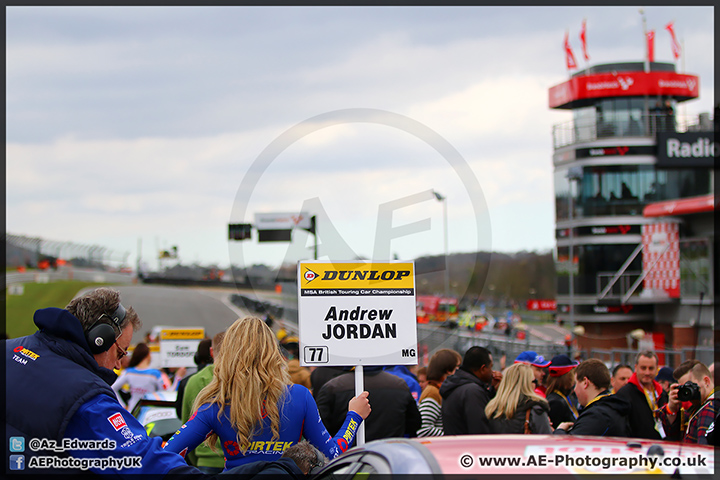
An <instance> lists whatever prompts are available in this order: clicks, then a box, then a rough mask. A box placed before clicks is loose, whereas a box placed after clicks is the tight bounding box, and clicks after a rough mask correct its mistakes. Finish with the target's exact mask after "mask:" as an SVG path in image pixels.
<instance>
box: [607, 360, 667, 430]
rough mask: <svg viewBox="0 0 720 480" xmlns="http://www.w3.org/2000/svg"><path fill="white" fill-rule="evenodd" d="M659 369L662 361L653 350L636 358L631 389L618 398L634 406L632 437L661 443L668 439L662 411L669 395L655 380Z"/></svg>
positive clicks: (631, 426)
mask: <svg viewBox="0 0 720 480" xmlns="http://www.w3.org/2000/svg"><path fill="white" fill-rule="evenodd" d="M657 369H658V357H657V355H656V354H655V352H652V351H650V350H647V351H643V352H640V353H638V354H637V357H635V373H633V374H632V376H631V377H630V380H628V383H627V385H625V386H624V387H622V388H621V389H620V390H618V391H617V392H616V395H617V396H618V397H621V398H623V399H625V401H627V402H628V403H629V404H630V413H629V414H628V422H629V428H630V432H629V436H631V437H636V438H649V439H653V440H661V439H663V438H665V437H666V436H667V435H666V432H665V430H664V429H663V426H662V421H661V419H660V416H659V412H660V409H661V408H663V407H664V406H665V405H666V404H667V402H668V394H667V393H666V392H665V391H664V390H663V388H662V385H660V384H659V383H658V382H657V381H656V380H655V375H657Z"/></svg>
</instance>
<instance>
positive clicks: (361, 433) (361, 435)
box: [355, 365, 365, 446]
mask: <svg viewBox="0 0 720 480" xmlns="http://www.w3.org/2000/svg"><path fill="white" fill-rule="evenodd" d="M364 391H365V372H364V369H363V366H362V365H357V366H356V367H355V396H356V397H357V396H358V395H360V394H361V393H362V392H364ZM355 439H356V441H357V444H358V446H361V445H365V422H362V423H361V424H360V426H359V427H358V431H357V435H355Z"/></svg>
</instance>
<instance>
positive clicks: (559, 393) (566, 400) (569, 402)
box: [555, 390, 578, 420]
mask: <svg viewBox="0 0 720 480" xmlns="http://www.w3.org/2000/svg"><path fill="white" fill-rule="evenodd" d="M555 393H557V394H558V395H560V398H562V399H563V400H565V403H566V404H567V406H568V407H570V411H571V412H572V415H573V418H574V419H575V420H577V417H578V412H577V409H576V408H575V405H573V404H572V402H571V401H570V400H568V398H567V397H566V396H565V395H563V394H562V392H560V391H559V390H555Z"/></svg>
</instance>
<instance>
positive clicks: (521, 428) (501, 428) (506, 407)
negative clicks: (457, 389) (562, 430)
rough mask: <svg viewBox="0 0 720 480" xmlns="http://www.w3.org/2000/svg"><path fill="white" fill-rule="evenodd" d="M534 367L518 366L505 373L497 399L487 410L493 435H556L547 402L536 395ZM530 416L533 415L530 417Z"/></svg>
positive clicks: (521, 364)
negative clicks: (527, 425)
mask: <svg viewBox="0 0 720 480" xmlns="http://www.w3.org/2000/svg"><path fill="white" fill-rule="evenodd" d="M534 378H535V376H534V375H533V371H532V369H531V367H530V365H526V364H524V363H516V364H514V365H512V366H511V367H509V368H508V369H507V370H505V372H503V378H502V381H501V382H500V385H498V390H497V393H496V394H495V397H494V398H493V399H492V400H490V402H489V403H488V404H487V406H486V407H485V415H486V416H487V418H488V420H489V421H490V431H491V432H492V433H525V422H526V420H527V421H528V423H529V426H530V431H531V433H545V434H550V433H552V428H551V427H550V419H549V417H548V412H549V411H550V407H549V406H548V403H547V401H546V400H545V399H544V398H542V397H540V396H539V395H538V394H537V393H535V391H534V388H535V387H534V386H533V379H534ZM528 412H529V413H528Z"/></svg>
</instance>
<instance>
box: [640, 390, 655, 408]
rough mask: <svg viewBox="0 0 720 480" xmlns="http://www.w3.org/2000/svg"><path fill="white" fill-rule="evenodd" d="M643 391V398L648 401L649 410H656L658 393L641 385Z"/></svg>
mask: <svg viewBox="0 0 720 480" xmlns="http://www.w3.org/2000/svg"><path fill="white" fill-rule="evenodd" d="M643 393H644V394H645V400H647V402H648V406H649V407H650V411H651V412H655V410H657V404H658V402H657V401H658V394H657V392H656V391H655V390H654V389H653V390H647V389H645V387H643Z"/></svg>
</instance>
